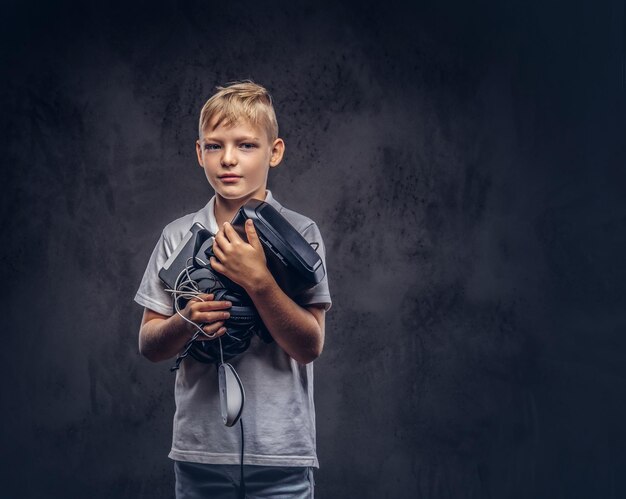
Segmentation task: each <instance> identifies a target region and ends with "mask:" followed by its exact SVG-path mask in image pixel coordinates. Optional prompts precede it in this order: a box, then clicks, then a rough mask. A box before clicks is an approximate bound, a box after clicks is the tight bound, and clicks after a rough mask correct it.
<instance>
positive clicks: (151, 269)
mask: <svg viewBox="0 0 626 499" xmlns="http://www.w3.org/2000/svg"><path fill="white" fill-rule="evenodd" d="M171 252H172V249H171V248H170V247H169V244H168V241H167V239H166V238H165V236H164V234H163V233H161V237H159V240H158V241H157V244H156V246H155V247H154V250H153V251H152V255H151V256H150V260H149V261H148V266H147V267H146V271H145V272H144V274H143V278H142V279H141V284H139V289H138V290H137V294H136V295H135V301H136V302H137V303H139V305H142V306H144V307H146V308H149V309H150V310H154V311H155V312H158V313H159V314H163V315H172V303H173V302H172V296H171V295H170V294H169V293H168V292H167V291H165V285H164V284H163V282H162V281H161V279H159V270H161V268H163V265H164V264H165V262H166V261H167V259H168V258H169V255H170V254H171Z"/></svg>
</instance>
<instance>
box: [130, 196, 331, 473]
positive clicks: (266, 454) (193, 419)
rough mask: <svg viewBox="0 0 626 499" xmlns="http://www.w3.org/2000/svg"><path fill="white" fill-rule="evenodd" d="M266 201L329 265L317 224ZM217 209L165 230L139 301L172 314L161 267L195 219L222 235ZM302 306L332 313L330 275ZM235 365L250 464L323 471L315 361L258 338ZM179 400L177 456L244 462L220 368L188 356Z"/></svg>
mask: <svg viewBox="0 0 626 499" xmlns="http://www.w3.org/2000/svg"><path fill="white" fill-rule="evenodd" d="M265 201H266V202H267V203H269V204H271V205H272V206H273V207H274V208H276V209H277V210H278V211H279V212H280V213H281V215H283V216H284V217H285V218H286V219H287V221H288V222H289V223H291V225H293V226H294V227H295V228H296V230H297V231H298V232H299V233H300V234H302V236H303V237H304V238H305V239H306V240H307V241H309V242H316V243H318V245H319V246H318V248H317V252H318V254H319V255H320V257H321V258H322V261H323V262H324V265H325V264H326V262H325V250H324V243H323V241H322V237H321V234H320V232H319V229H318V228H317V225H316V224H315V222H313V221H312V220H310V219H308V218H307V217H305V216H303V215H300V214H299V213H296V212H294V211H291V210H288V209H286V208H284V207H282V206H281V205H280V204H279V203H278V202H277V201H276V200H275V199H274V198H273V196H272V193H271V192H270V191H266V198H265ZM214 206H215V197H213V198H211V200H210V201H209V203H208V204H207V205H206V206H205V207H204V208H202V209H201V210H200V211H198V212H196V213H192V214H189V215H185V216H184V217H182V218H179V219H177V220H174V221H173V222H172V223H170V224H168V225H167V226H166V227H165V228H164V229H163V233H162V234H161V237H160V238H159V241H158V242H157V245H156V247H155V248H154V251H153V252H152V256H151V257H150V261H149V262H148V266H147V268H146V271H145V274H144V276H143V279H142V281H141V284H140V286H139V290H138V291H137V294H136V295H135V301H136V302H137V303H139V304H140V305H142V306H144V307H146V308H149V309H151V310H154V311H155V312H158V313H160V314H163V315H172V312H173V311H172V297H171V295H170V294H169V293H167V292H166V291H165V290H164V284H163V283H162V282H161V280H160V279H159V277H158V273H159V270H160V269H161V268H162V267H163V264H164V263H165V262H166V260H167V259H168V258H169V256H170V255H171V254H172V252H173V251H174V250H175V249H176V247H177V246H178V244H179V243H180V241H182V239H183V238H184V237H185V235H186V234H187V233H188V232H189V229H190V228H191V226H192V225H193V224H194V223H195V222H199V223H201V224H202V225H204V226H205V227H206V228H207V229H209V230H210V231H211V232H213V233H216V232H217V230H218V227H217V222H216V220H215V214H214ZM295 301H296V302H297V303H298V304H299V305H302V306H306V305H312V304H324V305H325V307H326V309H327V310H328V309H329V308H330V305H331V298H330V294H329V290H328V279H327V276H325V277H324V279H323V280H322V282H320V283H319V284H317V285H316V286H315V287H313V288H311V289H309V290H307V291H305V292H303V293H302V294H300V295H299V296H298V297H296V299H295ZM172 362H173V359H172ZM229 362H230V363H231V364H232V365H233V366H234V367H235V369H236V370H237V373H238V374H239V377H240V378H241V381H242V383H243V386H244V390H245V393H246V401H245V404H244V408H243V414H242V421H243V426H244V438H245V454H244V463H245V464H252V465H260V466H313V467H318V461H317V455H316V452H315V406H314V403H313V363H310V364H307V365H306V366H304V365H301V364H298V363H297V362H296V361H295V360H293V359H292V358H291V357H289V356H288V355H287V354H286V353H285V351H284V350H283V349H282V348H280V346H278V344H277V343H276V342H272V343H269V344H267V343H264V342H263V341H262V340H260V339H259V338H258V337H257V336H255V337H254V338H253V339H252V343H251V345H250V348H249V349H248V350H247V351H246V352H245V353H243V354H242V355H239V356H238V357H235V358H234V359H232V360H230V361H229ZM175 400H176V413H175V414H174V431H173V437H172V449H171V451H170V454H169V457H170V458H172V459H175V460H178V461H191V462H198V463H207V464H239V459H240V445H241V433H240V429H239V428H238V427H237V426H234V427H232V428H228V427H226V426H225V425H224V423H223V420H222V417H221V414H220V401H219V394H218V380H217V368H216V365H215V364H204V363H201V362H198V361H196V360H194V359H192V358H191V357H190V356H189V357H187V358H185V360H183V362H182V363H181V365H180V369H179V370H178V371H177V372H176V386H175Z"/></svg>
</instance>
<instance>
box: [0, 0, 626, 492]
mask: <svg viewBox="0 0 626 499" xmlns="http://www.w3.org/2000/svg"><path fill="white" fill-rule="evenodd" d="M0 18H1V19H2V20H1V21H0V24H1V26H2V30H1V33H2V35H1V47H0V61H1V66H0V67H1V68H2V75H3V76H2V80H1V81H2V82H1V83H0V99H1V118H0V125H1V127H2V128H1V133H0V147H1V150H2V179H1V182H0V183H1V185H2V199H1V201H0V206H1V209H2V234H3V236H2V239H3V240H2V248H3V250H2V267H1V275H0V277H1V283H2V284H1V289H2V302H3V304H4V307H3V313H2V314H1V319H0V320H1V334H2V342H3V348H2V349H0V351H1V353H0V355H1V357H0V360H1V365H2V366H3V368H4V369H3V373H2V384H1V390H2V425H1V430H0V432H1V433H0V434H1V439H2V440H1V442H2V443H1V448H2V452H1V455H2V463H1V464H2V465H1V466H0V477H1V478H0V479H1V483H0V496H1V497H7V498H37V499H39V498H48V497H49V498H84V497H90V498H93V499H99V498H168V497H171V496H172V490H173V488H172V487H173V472H172V465H171V462H170V461H169V460H168V459H167V458H166V455H167V452H168V450H169V444H170V436H171V418H172V415H173V410H174V405H173V382H174V378H173V375H172V374H170V372H169V371H168V368H169V365H170V363H169V362H168V363H161V364H151V363H150V362H148V361H147V360H145V359H143V358H141V357H140V356H139V354H138V351H137V330H138V325H139V321H140V317H141V309H140V307H139V306H137V305H136V304H134V303H133V301H132V298H133V296H134V292H135V290H136V288H137V286H138V283H139V280H140V278H141V275H142V273H143V270H144V268H145V264H146V262H147V260H148V257H149V254H150V252H151V250H152V248H153V245H154V243H155V242H156V240H157V238H158V236H159V232H160V230H161V228H162V227H163V226H164V225H165V224H166V223H167V222H169V221H171V220H172V219H174V218H176V217H178V216H181V215H183V214H185V213H188V212H191V211H195V210H197V209H198V208H199V207H201V206H202V205H204V204H205V203H206V201H207V199H208V198H209V196H210V195H211V192H210V188H209V186H208V184H207V183H206V180H205V178H204V176H203V173H202V170H201V169H200V168H199V167H198V166H197V164H196V160H195V158H194V140H195V138H196V123H197V117H198V112H199V109H200V107H201V106H202V104H203V102H204V101H205V100H206V99H207V98H208V96H209V95H210V94H211V93H212V92H213V90H214V87H215V85H218V84H224V83H226V82H228V81H230V80H233V79H241V78H252V79H254V80H255V81H258V82H259V83H262V84H264V85H266V86H267V87H268V88H269V90H270V91H271V93H272V94H273V97H274V99H275V102H276V109H277V113H278V117H279V124H280V127H281V135H282V136H283V137H284V138H285V140H286V143H287V153H286V157H285V160H284V162H283V164H282V166H281V167H280V168H279V169H277V170H276V171H274V172H273V174H272V176H271V179H270V188H271V189H272V190H273V192H274V193H275V195H276V196H277V197H278V198H279V199H280V200H281V201H282V202H283V203H284V204H285V205H287V206H289V207H291V208H293V209H296V210H298V211H300V212H302V213H305V214H307V215H308V216H310V217H312V218H313V219H315V220H317V221H318V223H319V225H320V227H321V229H322V233H323V235H324V238H325V242H326V245H327V248H328V253H329V256H328V272H329V275H330V284H331V291H332V294H333V298H334V308H333V309H332V310H331V312H330V313H329V314H328V317H327V345H326V349H325V351H324V353H323V355H322V357H321V358H320V359H319V360H318V361H316V363H315V370H316V402H317V415H318V441H319V443H318V450H319V457H320V461H321V466H322V467H321V469H320V471H319V472H318V473H317V475H316V478H317V482H318V486H317V495H318V497H320V498H322V499H332V498H385V497H389V498H413V497H420V498H429V499H430V498H432V499H435V498H437V499H440V498H550V499H554V498H577V497H580V498H589V497H594V498H617V497H626V478H625V477H626V475H625V474H624V469H625V468H626V429H625V428H624V420H625V419H626V381H625V380H626V337H625V333H626V327H625V326H626V312H625V306H626V299H625V291H626V285H625V284H624V279H625V278H626V265H625V263H624V250H625V249H626V245H625V244H624V243H625V242H626V241H625V238H626V230H625V229H626V202H625V200H624V185H625V182H624V181H625V180H626V173H625V171H624V167H625V160H626V149H625V147H624V137H625V136H626V134H625V133H624V132H625V131H626V129H625V126H624V125H625V123H624V121H625V114H624V111H625V106H624V104H625V94H626V91H625V74H624V67H625V66H624V61H625V30H624V25H625V23H624V4H623V2H622V1H619V0H613V1H611V0H608V1H602V2H595V3H593V2H571V1H565V0H557V1H556V2H549V3H545V2H539V1H534V2H527V1H521V0H518V1H511V2H498V1H486V0H485V1H479V2H461V1H456V2H454V1H448V2H435V1H432V2H424V3H420V4H415V5H413V6H410V7H409V6H407V5H405V4H404V3H398V2H395V1H393V0H391V1H389V2H383V3H380V2H374V1H371V0H365V1H363V2H360V3H356V2H352V3H339V4H336V5H331V4H326V5H324V4H322V3H320V2H317V1H305V2H297V3H292V2H287V1H284V0H279V1H276V2H267V3H263V2H255V3H252V2H236V1H233V2H202V1H200V0H180V1H169V2H161V3H147V2H126V3H121V2H113V3H110V2H94V3H92V4H91V5H89V2H58V1H56V2H22V3H18V2H6V1H5V2H3V3H2V15H0Z"/></svg>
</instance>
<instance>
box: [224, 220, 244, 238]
mask: <svg viewBox="0 0 626 499" xmlns="http://www.w3.org/2000/svg"><path fill="white" fill-rule="evenodd" d="M224 234H225V235H226V237H227V238H228V240H229V241H230V242H231V243H238V242H243V239H241V237H239V234H237V231H236V230H235V229H234V228H233V226H232V225H231V224H229V223H228V222H224Z"/></svg>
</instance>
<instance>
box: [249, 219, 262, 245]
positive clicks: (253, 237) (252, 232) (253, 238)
mask: <svg viewBox="0 0 626 499" xmlns="http://www.w3.org/2000/svg"><path fill="white" fill-rule="evenodd" d="M246 236H248V242H249V243H250V244H251V245H252V247H253V248H254V249H262V248H263V247H262V246H261V241H260V239H259V236H258V234H257V233H256V229H255V228H254V222H253V221H252V220H250V219H248V220H246Z"/></svg>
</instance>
